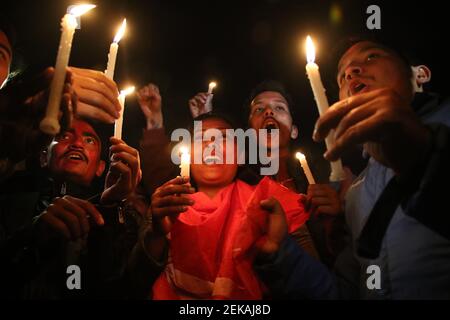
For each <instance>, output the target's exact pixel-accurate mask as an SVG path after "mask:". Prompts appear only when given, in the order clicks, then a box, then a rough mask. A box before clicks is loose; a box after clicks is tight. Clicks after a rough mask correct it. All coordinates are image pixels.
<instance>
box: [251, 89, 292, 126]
mask: <svg viewBox="0 0 450 320" xmlns="http://www.w3.org/2000/svg"><path fill="white" fill-rule="evenodd" d="M266 91H275V92H278V93H279V94H281V95H282V96H283V97H284V98H285V99H286V101H287V103H288V107H289V112H290V114H291V118H292V119H294V118H295V113H294V110H295V108H294V102H293V100H292V98H291V95H290V94H289V93H288V92H287V90H286V88H285V87H284V85H283V84H282V83H281V82H279V81H275V80H265V81H263V82H261V83H259V84H258V85H257V86H256V87H254V88H253V89H252V91H251V92H250V95H249V96H248V98H247V99H246V100H245V103H244V110H245V113H244V115H245V117H246V118H245V122H246V123H247V124H248V119H249V116H250V105H251V103H252V101H253V99H255V98H256V96H257V95H259V94H260V93H262V92H266Z"/></svg>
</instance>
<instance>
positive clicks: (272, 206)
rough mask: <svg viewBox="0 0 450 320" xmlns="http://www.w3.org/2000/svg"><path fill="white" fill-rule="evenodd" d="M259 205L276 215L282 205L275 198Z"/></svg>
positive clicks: (263, 201)
mask: <svg viewBox="0 0 450 320" xmlns="http://www.w3.org/2000/svg"><path fill="white" fill-rule="evenodd" d="M259 205H260V206H261V208H262V209H264V210H267V211H269V212H272V213H275V211H276V209H278V207H279V205H280V203H279V202H278V201H277V200H276V199H275V198H274V197H270V198H268V199H265V200H262V201H261V202H260V203H259Z"/></svg>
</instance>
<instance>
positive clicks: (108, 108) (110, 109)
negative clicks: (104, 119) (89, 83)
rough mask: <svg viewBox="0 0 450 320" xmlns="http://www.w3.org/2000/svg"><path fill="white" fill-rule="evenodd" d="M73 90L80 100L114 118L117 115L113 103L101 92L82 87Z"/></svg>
mask: <svg viewBox="0 0 450 320" xmlns="http://www.w3.org/2000/svg"><path fill="white" fill-rule="evenodd" d="M75 92H76V93H77V95H78V99H79V101H80V102H82V103H85V104H88V105H91V106H94V107H97V108H99V109H100V110H103V111H105V112H106V113H107V114H109V115H110V116H111V117H114V118H116V119H117V118H118V117H119V111H118V110H117V108H116V105H115V103H114V102H111V101H110V100H109V99H107V98H106V97H105V96H104V95H103V94H101V93H99V92H96V91H92V90H88V89H84V88H78V89H76V90H75ZM119 110H120V107H119Z"/></svg>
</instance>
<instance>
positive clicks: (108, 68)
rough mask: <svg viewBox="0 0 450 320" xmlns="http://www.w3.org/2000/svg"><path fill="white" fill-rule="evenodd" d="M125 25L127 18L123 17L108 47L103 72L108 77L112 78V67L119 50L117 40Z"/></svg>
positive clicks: (120, 36) (122, 33) (121, 34)
mask: <svg viewBox="0 0 450 320" xmlns="http://www.w3.org/2000/svg"><path fill="white" fill-rule="evenodd" d="M126 27H127V19H123V22H122V25H121V26H120V28H119V31H117V33H116V36H115V37H114V41H113V42H112V43H111V46H110V47H109V53H108V64H107V66H106V70H105V74H106V76H107V77H108V78H110V79H113V78H114V69H115V67H116V60H117V51H118V50H119V41H120V39H122V37H123V35H124V33H125V29H126Z"/></svg>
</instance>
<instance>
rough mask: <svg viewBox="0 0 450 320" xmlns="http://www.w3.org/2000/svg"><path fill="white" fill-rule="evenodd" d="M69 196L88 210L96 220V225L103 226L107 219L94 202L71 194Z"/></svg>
mask: <svg viewBox="0 0 450 320" xmlns="http://www.w3.org/2000/svg"><path fill="white" fill-rule="evenodd" d="M67 197H68V198H69V200H70V201H72V202H74V203H75V204H77V205H78V206H80V207H81V208H83V209H84V210H86V212H87V214H89V216H90V217H91V218H92V219H93V220H94V222H95V224H96V225H99V226H102V225H104V224H105V220H104V219H103V217H102V215H101V214H100V212H99V211H98V210H97V208H96V207H95V206H94V205H93V204H92V203H90V202H89V201H86V200H82V199H78V198H74V197H71V196H67Z"/></svg>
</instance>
